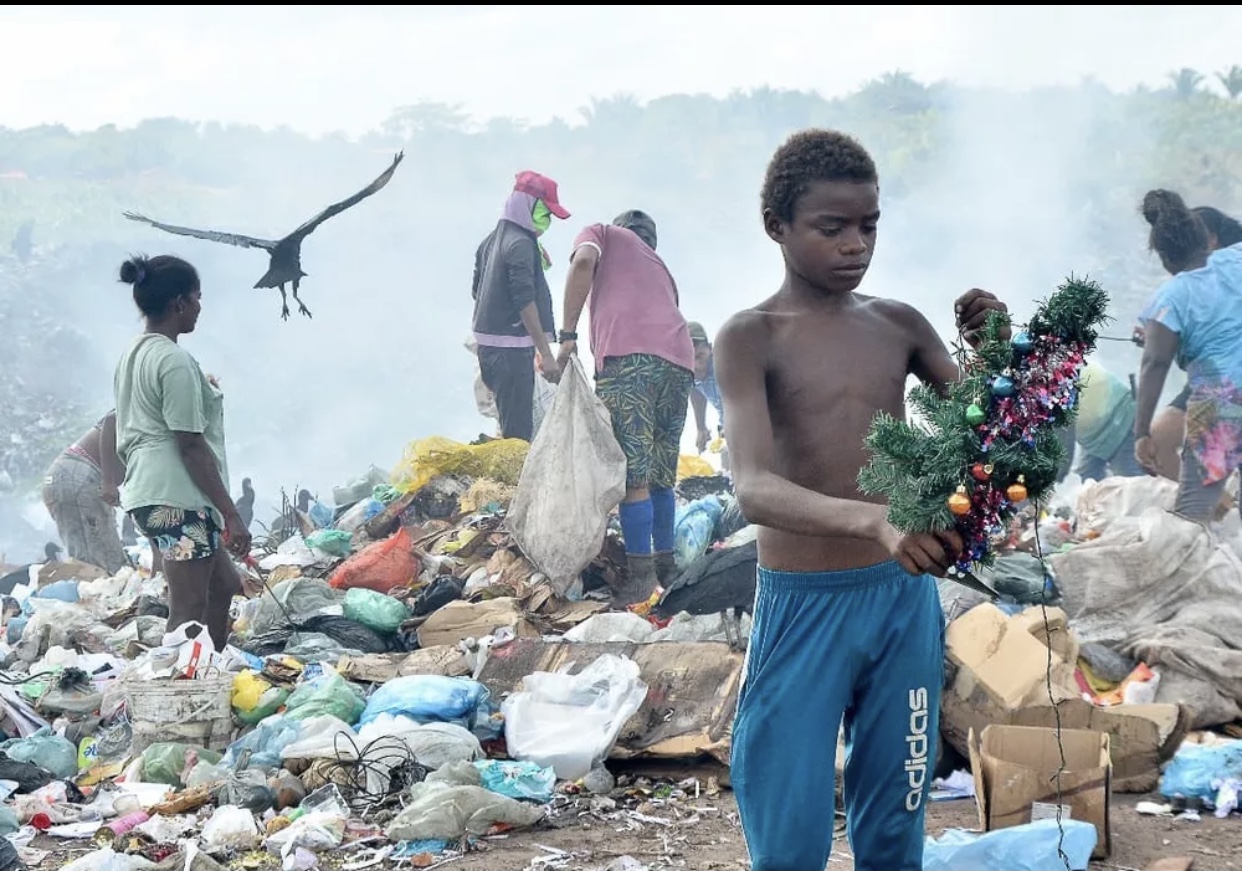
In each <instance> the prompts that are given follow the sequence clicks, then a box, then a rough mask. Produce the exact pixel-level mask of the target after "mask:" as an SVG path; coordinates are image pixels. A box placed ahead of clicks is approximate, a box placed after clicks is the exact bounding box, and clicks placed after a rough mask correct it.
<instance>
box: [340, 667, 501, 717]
mask: <svg viewBox="0 0 1242 871" xmlns="http://www.w3.org/2000/svg"><path fill="white" fill-rule="evenodd" d="M489 698H490V693H489V692H488V690H487V687H485V686H483V684H481V683H479V682H478V681H473V680H470V679H469V678H464V677H444V676H443V675H438V674H412V675H407V676H405V677H398V678H394V679H393V680H390V681H388V683H386V684H384V685H383V686H381V687H380V688H379V689H377V690H376V691H375V692H374V693H372V694H371V698H370V699H368V700H367V707H366V710H365V711H364V712H363V713H362V719H361V723H362V725H364V726H365V725H366V724H367V723H370V722H371V721H372V720H374V719H375V718H377V717H378V716H380V715H381V714H393V715H396V716H405V717H409V718H410V719H412V720H417V721H419V722H426V721H433V722H435V721H439V722H443V723H453V722H460V723H465V724H466V725H467V726H471V727H472V726H473V724H474V721H475V716H476V714H477V712H478V710H479V708H480V706H484V707H485V705H484V703H486V702H487V701H488V700H489Z"/></svg>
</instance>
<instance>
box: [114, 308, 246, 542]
mask: <svg viewBox="0 0 1242 871" xmlns="http://www.w3.org/2000/svg"><path fill="white" fill-rule="evenodd" d="M113 386H114V389H115V391H116V449H117V454H118V455H119V456H120V458H121V461H122V462H124V463H125V482H124V484H122V485H121V505H122V507H123V508H124V509H125V510H126V511H132V510H134V509H135V508H145V507H147V506H151V505H168V506H171V507H173V508H185V509H190V510H194V509H200V508H207V509H208V510H210V511H211V512H212V514H213V516H214V517H215V519H216V522H217V523H219V524H220V525H221V527H222V528H223V524H224V518H223V517H222V516H221V515H220V512H219V511H218V510H217V509H216V507H215V506H214V505H212V504H211V500H210V499H208V498H207V495H206V494H205V493H203V491H202V490H200V489H199V488H198V485H196V484H195V483H194V481H193V480H192V479H191V478H190V473H189V471H187V470H186V467H185V462H184V461H183V460H182V458H181V450H180V449H179V448H178V447H177V438H176V436H175V435H174V433H177V432H191V433H201V434H202V435H203V437H204V438H205V439H206V440H207V446H208V448H210V449H211V453H212V455H213V456H214V457H215V458H216V465H217V466H218V467H219V469H220V478H221V480H222V481H223V482H224V487H225V489H226V490H227V489H228V486H229V472H228V461H227V459H226V457H225V453H224V394H222V393H221V392H220V390H219V388H217V387H213V386H212V384H211V383H210V382H209V381H208V380H207V377H206V376H205V375H204V374H203V370H202V369H201V368H199V365H198V361H197V360H195V359H194V357H193V356H191V355H190V352H189V351H187V350H185V349H184V348H182V347H181V346H180V345H178V344H177V343H176V342H174V341H172V340H171V339H169V338H168V337H167V336H162V335H159V334H158V333H143V334H142V335H141V336H139V337H138V338H137V339H136V340H134V343H133V344H132V345H131V346H130V348H129V350H128V351H126V352H125V355H124V356H123V357H121V361H120V362H119V363H118V364H117V367H116V377H115V379H114V381H113Z"/></svg>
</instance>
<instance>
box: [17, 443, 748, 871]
mask: <svg viewBox="0 0 1242 871" xmlns="http://www.w3.org/2000/svg"><path fill="white" fill-rule="evenodd" d="M524 456H525V445H524V444H522V443H513V442H506V441H492V442H487V443H485V444H482V445H457V444H454V443H451V442H447V441H446V440H438V439H433V440H426V441H423V442H419V443H416V444H415V445H414V446H412V448H411V451H410V453H409V454H408V455H407V461H406V462H403V464H402V466H401V467H400V468H399V469H398V470H397V472H396V473H395V474H394V475H393V476H391V478H390V477H389V476H388V475H385V474H384V473H382V472H379V471H378V470H376V469H371V470H369V471H368V473H367V474H365V475H364V476H362V477H361V478H360V479H359V480H358V481H355V482H351V483H350V484H347V485H345V486H343V487H338V488H336V490H335V491H334V501H335V502H336V503H337V504H336V505H332V506H328V505H325V504H324V503H323V502H320V501H316V500H314V499H311V500H310V501H309V502H308V503H305V507H304V508H299V507H297V505H296V504H294V505H291V506H289V507H288V508H287V510H286V512H285V513H284V514H283V515H282V517H281V518H279V519H278V520H277V522H276V523H275V524H273V525H272V528H271V529H272V532H271V534H270V535H269V537H268V539H267V541H266V542H262V541H261V542H260V545H259V546H258V547H256V550H255V552H254V554H253V556H255V557H256V558H257V559H256V560H254V561H252V562H253V564H252V565H250V566H248V567H246V566H239V569H240V570H243V571H246V572H248V573H249V574H250V575H251V577H252V579H254V580H256V581H257V582H259V583H261V584H262V586H263V593H262V594H261V595H259V596H257V597H255V598H251V599H248V600H240V599H239V600H238V601H237V602H236V603H235V608H234V613H233V631H232V634H231V635H230V637H229V643H228V644H227V646H225V647H224V648H223V649H216V647H215V645H214V644H213V643H212V640H211V638H210V635H209V634H208V632H207V631H206V628H205V627H204V626H202V625H201V624H198V623H187V624H184V625H182V626H178V627H169V626H168V625H167V615H168V609H167V604H166V602H167V591H166V586H165V583H164V580H163V577H162V576H161V575H159V574H152V570H151V569H152V563H151V553H150V551H149V549H148V545H147V544H146V542H141V543H139V544H138V545H137V546H135V547H132V548H130V549H129V550H130V556H131V559H132V561H133V563H134V566H133V567H129V568H126V569H124V570H122V571H121V572H120V573H118V574H117V575H115V576H108V575H107V574H106V573H105V572H103V571H102V570H100V569H97V568H95V567H93V566H88V565H85V564H82V563H78V562H75V561H72V560H70V561H64V562H50V563H47V564H45V565H41V566H40V565H35V566H31V567H30V569H29V577H28V578H20V577H19V578H17V579H16V580H19V581H20V582H18V583H16V584H15V585H14V586H13V588H12V589H11V590H10V591H8V593H7V595H6V596H5V598H4V599H3V605H4V607H3V612H2V613H3V621H4V629H3V632H4V636H3V637H4V641H3V643H2V644H0V656H3V668H4V671H3V673H2V675H0V729H2V731H3V732H4V735H5V736H9V737H8V740H5V741H3V743H0V789H3V805H0V834H2V835H6V836H8V837H7V839H0V848H2V847H4V846H5V845H10V846H12V847H13V848H14V850H15V853H14V857H13V858H12V863H17V862H25V863H26V864H30V865H36V864H38V863H39V862H41V861H45V860H49V856H51V861H55V859H56V855H54V854H52V853H49V851H55V850H56V849H57V845H58V844H67V845H73V846H74V847H75V848H76V850H77V851H76V853H74V855H77V856H78V858H76V859H74V860H73V861H72V862H68V863H67V864H64V867H66V868H69V869H71V871H84V869H92V871H98V869H108V871H120V869H147V868H155V867H167V868H170V869H171V868H177V869H181V868H191V867H192V868H194V869H197V871H211V869H214V868H216V867H221V866H224V867H231V866H230V863H236V862H241V863H242V864H241V865H235V867H247V868H269V867H270V868H282V869H286V871H293V869H297V871H308V869H312V868H318V867H337V866H336V865H335V864H334V863H335V862H336V861H337V860H338V859H340V858H341V857H342V854H344V855H347V856H348V858H349V859H350V861H351V862H355V861H356V862H357V863H359V867H365V866H368V865H371V864H379V863H381V862H384V861H391V860H402V859H404V860H410V861H411V863H412V864H413V865H414V866H416V867H421V866H425V865H428V864H431V863H433V862H435V861H442V860H444V859H445V858H451V857H452V856H453V855H456V854H459V853H461V852H463V851H465V850H468V849H471V847H472V846H477V844H478V840H479V839H480V838H483V837H485V836H488V835H494V834H496V833H499V832H505V831H508V830H511V829H521V828H528V827H531V826H535V825H538V824H541V823H544V822H548V821H550V820H553V819H554V818H556V817H558V816H561V815H573V814H577V813H581V812H584V811H585V810H589V811H590V812H591V813H593V814H596V815H597V816H598V815H603V816H605V817H606V818H610V817H615V818H621V817H625V818H627V819H629V820H631V821H633V820H635V819H637V820H639V822H637V823H632V824H634V825H639V824H641V818H642V817H643V816H644V815H643V813H642V812H641V810H640V808H641V807H642V806H643V805H644V803H645V802H646V801H647V798H646V797H645V795H644V792H645V794H646V795H649V794H650V790H646V791H643V790H635V789H634V788H633V787H634V784H633V782H632V781H633V779H632V778H629V779H627V780H624V781H623V782H622V783H621V784H618V782H617V780H616V779H615V778H614V776H613V775H612V774H611V773H610V772H609V771H608V769H607V768H606V767H605V765H604V762H605V760H606V759H607V758H609V756H610V755H611V756H614V757H627V756H644V755H645V756H654V757H661V756H665V757H667V756H677V755H683V756H684V755H685V753H686V747H687V746H690V747H695V748H699V749H701V750H702V752H704V753H713V752H714V753H715V754H716V755H717V756H718V758H722V759H727V746H728V742H727V732H728V723H729V720H730V718H731V714H732V705H733V704H735V698H736V685H737V683H738V681H739V680H740V673H741V663H742V658H741V654H740V653H732V654H729V655H727V656H725V657H723V658H722V657H721V656H720V644H719V643H718V642H717V641H715V639H723V638H724V637H725V636H724V633H725V628H724V625H723V622H722V620H721V618H720V617H719V615H718V614H717V613H709V614H702V615H699V616H694V615H691V614H686V613H676V614H670V615H667V616H663V617H661V616H657V615H656V614H653V613H651V612H652V611H653V610H658V608H656V607H653V605H652V604H651V603H644V604H643V605H640V606H637V607H636V608H635V611H637V612H641V613H634V612H620V613H618V612H609V611H608V604H607V602H608V596H607V592H606V591H607V589H608V585H609V582H610V580H612V579H613V578H615V576H616V575H617V573H618V572H620V571H622V570H623V569H622V566H624V549H623V547H622V545H621V543H620V541H619V539H618V535H619V533H618V531H617V530H616V529H615V528H608V529H607V530H606V533H605V541H604V544H603V546H602V548H601V550H600V552H599V553H598V554H597V555H596V556H595V558H594V559H592V560H591V562H590V564H589V565H588V566H587V567H586V569H585V570H584V571H583V572H582V573H581V577H580V579H579V580H578V582H577V583H576V584H574V585H573V586H572V588H570V589H567V590H566V591H565V594H564V595H561V594H559V593H558V592H556V590H555V589H554V586H553V584H552V583H551V582H550V580H549V579H548V577H547V576H546V575H544V574H543V573H541V572H540V571H539V570H538V569H536V567H535V566H534V565H533V564H532V563H531V562H530V561H529V560H528V559H527V558H526V557H525V556H524V555H523V553H522V551H521V549H520V548H518V547H517V546H516V544H515V543H514V541H513V537H512V535H511V533H510V532H509V531H508V530H507V528H506V525H505V519H506V514H507V509H508V507H509V505H510V504H511V502H512V500H513V498H514V496H515V494H516V492H517V486H518V483H519V477H520V473H521V469H522V465H523V461H524ZM690 493H691V495H693V496H695V497H696V498H694V499H685V498H683V500H682V501H683V505H682V507H681V509H680V513H679V523H678V537H677V546H678V561H679V563H680V564H681V565H683V566H685V567H689V566H692V565H694V564H696V563H702V561H703V558H704V555H705V554H706V553H707V551H708V550H709V548H710V547H711V546H712V545H713V544H717V545H718V548H719V545H720V543H721V541H722V540H724V539H727V538H728V537H729V535H731V534H733V533H736V532H737V531H738V530H739V529H741V528H742V526H743V525H744V521H742V520H741V516H740V513H739V512H738V511H737V509H736V504H735V502H734V500H733V498H732V496H731V495H730V494H729V493H728V482H727V481H726V480H724V479H718V478H704V477H699V478H697V479H693V481H692V482H691V490H690ZM722 523H723V524H724V525H723V526H722ZM751 540H752V541H753V533H752V534H751ZM19 574H20V573H19ZM701 574H702V573H701V572H700V575H701ZM753 575H754V566H753V559H752V563H751V565H750V569H749V576H750V578H751V579H752V580H751V584H752V588H753ZM752 596H753V590H752ZM657 599H658V597H657ZM658 604H659V603H658V601H657V602H656V603H655V605H657V606H658ZM658 640H665V641H673V642H681V643H676V644H668V645H652V644H648V643H646V642H650V641H658ZM670 665H671V666H672V667H673V668H674V672H673V673H680V674H684V675H686V676H687V677H686V678H685V683H686V686H685V687H680V686H669V685H667V681H668V680H669V678H668V677H667V676H664V677H658V676H660V675H661V674H662V673H668V669H669V667H670ZM650 676H657V677H655V678H654V679H657V680H661V681H664V683H665V684H666V685H664V686H661V687H659V689H660V690H661V692H662V693H663V694H665V695H666V696H667V695H668V694H670V693H671V694H672V696H674V697H678V709H677V710H676V711H675V712H670V716H667V717H654V718H653V717H648V718H642V717H635V714H636V713H637V712H638V711H639V709H640V708H641V707H642V706H643V705H644V704H648V701H647V700H648V689H649V683H648V681H650V680H652V679H653V678H652V677H650ZM718 690H719V691H720V692H719V693H718ZM730 699H733V700H734V701H732V702H731V701H730ZM644 719H646V720H647V721H648V722H642V723H639V722H636V721H642V720H644ZM675 790H676V787H674V786H672V785H670V786H669V787H668V788H667V789H666V790H665V792H669V791H675ZM84 845H85V846H89V847H90V849H89V851H88V852H85V853H83V852H82V848H83V846H84ZM328 854H333V855H334V858H333V859H332V860H331V861H329V859H328V858H327V856H328ZM6 862H9V860H8V859H6V858H5V855H4V853H3V852H0V869H3V871H7V869H8V868H9V867H10V864H6ZM325 863H326V864H325ZM62 864H63V863H62ZM11 867H19V866H18V865H17V864H12V865H11Z"/></svg>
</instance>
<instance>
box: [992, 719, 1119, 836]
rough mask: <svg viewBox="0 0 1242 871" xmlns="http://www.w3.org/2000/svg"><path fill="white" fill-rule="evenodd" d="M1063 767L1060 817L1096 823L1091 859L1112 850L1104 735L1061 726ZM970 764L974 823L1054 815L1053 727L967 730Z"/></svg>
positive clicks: (1057, 760)
mask: <svg viewBox="0 0 1242 871" xmlns="http://www.w3.org/2000/svg"><path fill="white" fill-rule="evenodd" d="M1061 746H1062V747H1064V749H1065V770H1064V771H1063V772H1061V777H1060V781H1061V783H1060V786H1061V789H1060V792H1061V806H1062V819H1074V820H1079V821H1081V822H1088V823H1091V824H1092V825H1094V826H1095V831H1096V834H1097V839H1096V844H1095V851H1094V852H1092V854H1091V857H1092V858H1093V859H1104V858H1106V857H1107V856H1108V855H1109V853H1110V852H1111V851H1112V830H1111V829H1110V827H1109V811H1110V804H1111V797H1112V762H1111V756H1110V750H1109V736H1108V735H1107V734H1106V733H1103V732H1091V731H1087V730H1085V729H1064V730H1062V732H1061ZM970 767H971V770H972V771H973V772H974V778H975V801H976V803H977V804H978V807H979V825H980V828H982V829H983V830H984V831H987V832H990V831H994V830H996V829H1007V828H1009V827H1011V826H1020V825H1022V824H1024V823H1029V822H1031V819H1032V816H1034V819H1036V820H1038V819H1043V818H1045V817H1053V818H1055V816H1056V806H1057V783H1056V772H1057V770H1058V769H1059V768H1060V767H1061V753H1060V750H1059V749H1058V747H1057V733H1056V730H1055V729H1041V728H1037V727H1032V726H988V727H987V728H986V729H984V730H983V734H982V735H981V736H979V737H978V738H976V736H975V734H974V732H973V731H972V732H971V734H970Z"/></svg>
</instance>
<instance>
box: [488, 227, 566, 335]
mask: <svg viewBox="0 0 1242 871" xmlns="http://www.w3.org/2000/svg"><path fill="white" fill-rule="evenodd" d="M472 296H473V297H474V338H475V341H476V342H478V343H479V345H480V346H481V347H493V348H528V347H531V346H532V345H534V344H535V341H534V339H532V338H531V337H530V334H529V333H528V332H527V331H526V327H525V326H524V325H523V324H522V309H524V308H526V306H528V305H530V304H531V303H532V302H533V303H535V307H536V309H537V310H538V312H539V323H540V324H541V325H542V326H543V330H544V332H545V333H547V334H548V340H549V341H555V336H556V322H555V320H554V318H553V314H552V291H551V289H549V287H548V280H547V278H546V277H545V276H544V273H543V257H542V255H541V254H540V251H539V242H538V241H537V240H536V238H535V234H534V233H532V232H531V231H530V230H527V229H525V228H524V227H521V226H519V225H517V224H515V223H513V222H512V221H508V220H505V219H504V218H501V219H500V221H499V222H498V223H497V224H496V229H495V230H493V231H492V232H491V233H489V234H488V236H487V238H486V239H484V240H483V242H482V243H481V244H480V245H479V248H478V250H477V251H476V252H475V255H474V289H473V291H472Z"/></svg>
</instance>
